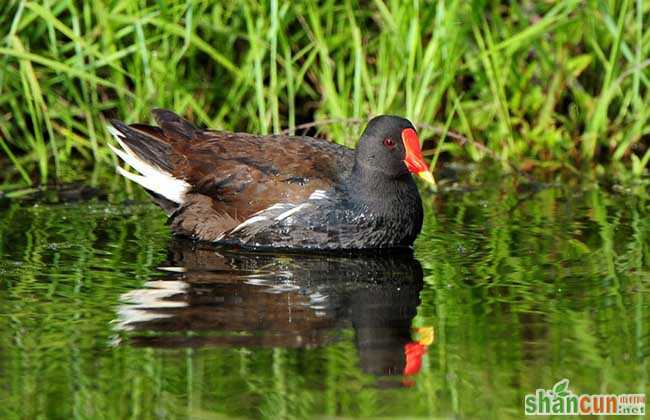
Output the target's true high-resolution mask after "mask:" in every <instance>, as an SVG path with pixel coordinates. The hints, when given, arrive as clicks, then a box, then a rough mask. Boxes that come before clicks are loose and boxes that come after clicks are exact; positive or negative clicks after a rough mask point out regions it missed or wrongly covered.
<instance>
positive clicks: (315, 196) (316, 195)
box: [309, 190, 327, 200]
mask: <svg viewBox="0 0 650 420" xmlns="http://www.w3.org/2000/svg"><path fill="white" fill-rule="evenodd" d="M324 198H327V194H326V193H325V191H323V190H316V191H314V192H313V193H311V195H310V196H309V199H310V200H322V199H324Z"/></svg>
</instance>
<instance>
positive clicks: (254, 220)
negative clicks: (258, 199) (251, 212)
mask: <svg viewBox="0 0 650 420" xmlns="http://www.w3.org/2000/svg"><path fill="white" fill-rule="evenodd" d="M262 220H268V218H266V217H265V216H255V217H251V218H250V219H246V220H244V221H243V222H242V223H240V224H238V225H237V226H235V228H234V229H233V230H231V231H230V232H229V233H235V232H237V231H238V230H240V229H242V228H244V227H246V226H248V225H252V224H253V223H257V222H261V221H262Z"/></svg>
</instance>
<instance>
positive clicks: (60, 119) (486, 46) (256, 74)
mask: <svg viewBox="0 0 650 420" xmlns="http://www.w3.org/2000/svg"><path fill="white" fill-rule="evenodd" d="M649 22H650V3H649V2H646V1H643V0H620V1H613V0H610V1H605V0H587V1H578V0H559V1H547V2H539V1H523V2H510V3H508V4H503V3H502V2H496V1H486V0H482V1H479V0H474V1H443V0H440V1H418V0H415V1H408V2H406V1H398V0H374V1H362V2H355V1H352V0H347V1H332V0H330V1H322V2H317V3H314V2H311V1H292V2H279V1H277V0H269V1H262V2H256V1H238V2H214V1H207V0H187V1H178V2H172V1H164V0H160V1H155V2H154V1H144V0H113V1H106V0H100V1H90V0H86V1H73V0H42V1H23V0H8V1H4V2H2V3H1V4H0V116H1V117H0V149H1V150H2V152H0V170H1V171H0V174H1V175H0V176H1V177H2V179H3V183H4V185H5V187H6V186H7V185H12V184H14V185H15V184H17V183H21V184H24V183H46V182H47V181H48V180H52V179H59V180H69V179H71V178H78V177H79V174H80V173H86V172H91V171H92V170H94V169H97V168H100V169H101V168H104V170H105V169H108V168H111V167H112V164H113V163H114V162H113V159H114V158H113V157H112V156H111V154H110V153H109V151H108V149H107V148H106V147H105V145H106V142H107V138H108V136H107V133H106V131H105V128H104V123H105V119H106V118H107V117H118V118H120V119H123V120H126V121H128V122H133V121H148V120H149V118H150V116H149V109H150V108H152V107H165V108H170V109H173V110H175V111H177V112H179V113H180V114H182V115H185V116H187V117H189V118H190V119H192V120H194V121H195V122H197V123H198V124H202V125H205V126H208V127H211V128H220V129H230V130H246V131H252V132H260V133H271V132H276V133H277V132H281V131H283V130H287V131H289V132H292V131H293V130H294V128H295V127H296V126H297V125H299V124H301V123H308V122H312V121H316V122H320V123H325V122H327V123H329V124H324V125H322V128H323V130H324V134H325V135H327V136H328V137H330V138H333V139H334V140H335V141H338V142H341V143H345V144H348V145H350V146H352V145H353V144H354V141H355V139H356V136H357V135H358V133H359V131H360V129H361V127H362V124H363V122H364V121H366V120H367V118H368V117H369V116H371V115H375V114H379V113H395V114H400V115H404V116H406V117H408V118H410V119H411V120H412V121H413V122H415V123H416V124H420V126H421V132H422V135H423V137H424V138H431V139H433V140H434V141H435V142H436V144H437V146H436V150H435V157H434V163H433V164H435V161H436V160H437V158H438V156H439V155H440V154H441V153H442V154H443V156H447V157H449V158H465V159H470V160H480V159H482V158H484V157H486V156H488V157H492V158H497V159H499V160H501V161H503V162H510V163H511V164H513V165H514V166H515V167H530V166H531V165H532V166H541V167H551V168H554V167H558V166H561V165H564V166H570V167H583V166H585V165H591V166H593V165H594V164H596V165H603V166H602V167H610V166H606V165H607V164H609V163H611V162H623V163H624V166H625V167H626V168H629V169H630V170H631V172H632V173H633V174H634V175H641V174H643V173H645V171H646V168H647V166H648V161H649V160H650V150H649V149H648V139H649V136H650V95H649V94H648V92H649V87H650V31H649V30H648V27H650V25H649ZM350 126H352V130H350ZM105 172H106V171H105ZM107 173H110V174H112V172H107ZM93 179H96V178H93Z"/></svg>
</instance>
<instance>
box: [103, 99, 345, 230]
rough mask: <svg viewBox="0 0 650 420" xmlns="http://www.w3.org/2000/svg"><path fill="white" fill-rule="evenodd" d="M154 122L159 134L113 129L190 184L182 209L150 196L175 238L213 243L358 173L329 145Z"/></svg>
mask: <svg viewBox="0 0 650 420" xmlns="http://www.w3.org/2000/svg"><path fill="white" fill-rule="evenodd" d="M154 115H155V117H156V121H157V123H158V125H159V127H151V126H146V125H140V124H134V125H131V126H125V125H124V124H121V123H119V122H113V125H114V126H115V127H116V128H117V129H118V130H119V131H120V132H121V133H122V134H123V135H124V136H125V137H126V138H127V140H128V139H133V140H131V141H130V142H129V141H127V143H128V146H129V147H130V148H131V149H132V150H133V151H134V152H135V153H136V154H137V155H138V157H139V158H141V159H144V160H146V161H148V162H150V163H152V164H154V165H156V166H157V167H159V168H161V169H163V170H165V171H166V172H169V173H171V174H172V175H173V177H174V178H176V179H179V180H183V181H185V182H187V183H188V184H189V186H190V187H189V190H188V191H187V193H186V194H185V197H184V199H183V202H182V203H180V206H174V205H173V204H172V205H170V203H169V200H165V199H164V198H161V197H159V196H156V194H152V195H153V196H154V198H155V199H156V202H158V204H160V205H161V207H163V208H165V209H167V210H169V209H170V207H171V208H172V209H173V210H174V211H173V214H172V215H171V217H172V219H173V221H172V228H173V230H174V231H175V232H176V233H180V234H184V235H190V236H195V237H197V238H199V239H202V240H214V239H215V238H217V237H219V236H220V235H221V234H222V233H223V232H225V231H227V230H230V229H232V228H234V227H235V226H237V225H238V224H239V223H241V222H243V221H244V220H246V219H248V218H249V217H251V215H253V214H254V213H256V212H258V211H260V210H263V209H265V208H267V207H270V206H272V205H274V204H276V203H279V202H290V203H298V202H301V201H304V200H306V199H307V198H308V197H309V195H310V194H311V193H312V192H314V191H315V190H317V189H322V190H327V189H329V188H330V187H332V186H333V185H335V184H336V183H338V182H339V181H340V180H341V178H342V177H344V176H345V175H346V174H347V173H349V171H350V170H351V169H352V164H353V161H354V158H353V155H354V154H353V151H352V150H350V149H347V148H345V147H342V146H339V145H336V144H333V143H330V142H328V141H325V140H320V139H314V138H312V137H291V136H257V135H252V134H247V133H228V132H217V131H207V130H199V129H196V128H194V127H193V126H192V125H191V124H190V123H189V122H187V121H185V120H184V119H182V118H180V117H178V116H177V115H176V114H174V113H172V112H170V111H164V110H155V111H154ZM131 131H133V132H134V133H132V132H131ZM154 193H155V192H154ZM175 207H177V208H175Z"/></svg>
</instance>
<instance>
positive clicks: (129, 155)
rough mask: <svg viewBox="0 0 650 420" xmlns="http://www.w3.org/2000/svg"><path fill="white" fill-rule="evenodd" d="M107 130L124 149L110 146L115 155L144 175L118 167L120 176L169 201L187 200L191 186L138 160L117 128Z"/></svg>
mask: <svg viewBox="0 0 650 420" xmlns="http://www.w3.org/2000/svg"><path fill="white" fill-rule="evenodd" d="M107 129H108V131H109V132H110V133H111V134H112V135H113V137H115V140H117V142H118V143H119V144H120V146H121V147H122V149H123V150H119V149H118V148H116V147H114V146H113V145H110V144H109V145H108V146H109V147H110V148H111V150H112V151H113V153H115V154H116V155H117V156H119V157H120V159H122V160H123V161H124V162H125V163H126V164H128V165H129V166H131V167H132V168H133V169H135V170H136V171H138V172H140V173H141V174H142V175H136V174H133V173H131V172H128V171H126V170H124V169H123V168H120V167H119V166H118V167H117V171H118V172H119V173H120V174H122V175H123V176H124V177H126V178H128V179H130V180H131V181H133V182H135V183H138V184H140V185H142V186H143V187H144V188H146V189H148V190H151V191H153V192H155V193H156V194H160V195H162V196H163V197H165V198H166V199H168V200H171V201H173V202H175V203H179V204H180V203H182V202H183V200H184V199H185V193H186V192H187V191H189V189H190V184H188V183H187V182H185V181H183V180H182V179H176V178H174V177H173V176H172V175H171V174H169V173H168V172H166V171H163V170H162V169H160V168H158V167H156V166H154V165H151V164H149V163H147V162H145V161H143V160H142V159H140V158H138V156H137V155H136V154H135V153H133V151H132V150H131V149H130V148H129V146H127V145H126V143H124V141H122V137H123V136H122V134H121V133H120V132H119V131H117V129H116V128H115V127H113V126H112V125H108V126H107Z"/></svg>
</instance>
